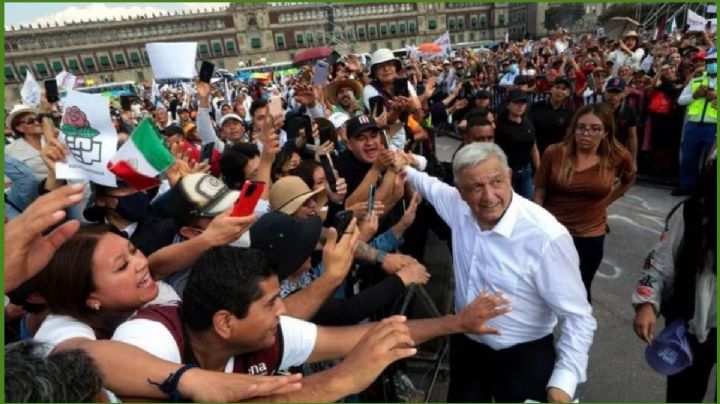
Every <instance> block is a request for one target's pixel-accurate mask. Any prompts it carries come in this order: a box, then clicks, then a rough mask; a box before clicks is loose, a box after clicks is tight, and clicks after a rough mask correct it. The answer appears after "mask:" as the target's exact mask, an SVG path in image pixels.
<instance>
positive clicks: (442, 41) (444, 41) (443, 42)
mask: <svg viewBox="0 0 720 404" xmlns="http://www.w3.org/2000/svg"><path fill="white" fill-rule="evenodd" d="M433 43H434V44H436V45H440V46H442V48H443V51H442V55H448V54H449V53H450V32H448V31H445V33H444V34H442V35H440V37H439V38H438V39H436V40H435V41H434V42H433Z"/></svg>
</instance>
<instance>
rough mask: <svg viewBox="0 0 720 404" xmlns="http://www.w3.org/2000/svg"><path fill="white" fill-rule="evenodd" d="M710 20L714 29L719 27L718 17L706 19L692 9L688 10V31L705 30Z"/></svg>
mask: <svg viewBox="0 0 720 404" xmlns="http://www.w3.org/2000/svg"><path fill="white" fill-rule="evenodd" d="M708 21H710V26H711V29H712V31H715V29H716V28H717V18H713V19H711V20H706V19H705V18H703V17H702V16H701V15H699V14H698V13H696V12H694V11H692V10H688V12H687V25H688V26H689V28H688V32H693V31H695V32H698V31H700V32H702V31H705V24H707V22H708Z"/></svg>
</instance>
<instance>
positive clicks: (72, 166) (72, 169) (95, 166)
mask: <svg viewBox="0 0 720 404" xmlns="http://www.w3.org/2000/svg"><path fill="white" fill-rule="evenodd" d="M63 105H64V108H63V117H62V124H61V125H60V137H59V139H60V141H61V142H62V143H64V144H65V145H66V146H67V147H68V149H69V150H70V154H69V155H68V158H67V163H62V162H58V163H57V164H56V165H55V167H56V170H55V171H56V175H57V177H58V178H61V179H81V180H90V181H92V182H95V183H98V184H101V185H105V186H108V187H115V186H117V183H116V182H115V175H113V174H112V173H111V172H110V171H108V169H107V167H106V166H107V163H108V162H109V161H110V159H111V158H112V156H113V155H114V154H115V151H116V150H117V141H118V140H117V132H116V131H115V127H114V126H113V124H112V120H111V119H110V104H109V101H108V99H107V98H105V97H103V96H102V95H99V94H85V93H81V92H79V91H73V90H70V91H68V95H67V97H65V99H64V100H63Z"/></svg>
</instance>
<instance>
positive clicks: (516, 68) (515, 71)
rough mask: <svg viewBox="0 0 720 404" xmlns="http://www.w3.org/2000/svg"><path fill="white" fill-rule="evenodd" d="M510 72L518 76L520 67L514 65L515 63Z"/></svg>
mask: <svg viewBox="0 0 720 404" xmlns="http://www.w3.org/2000/svg"><path fill="white" fill-rule="evenodd" d="M509 71H510V74H516V73H517V72H518V65H516V64H514V63H513V64H511V65H510V70H509Z"/></svg>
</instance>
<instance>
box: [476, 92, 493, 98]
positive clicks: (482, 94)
mask: <svg viewBox="0 0 720 404" xmlns="http://www.w3.org/2000/svg"><path fill="white" fill-rule="evenodd" d="M475 98H490V91H488V90H480V91H478V92H477V93H475Z"/></svg>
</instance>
